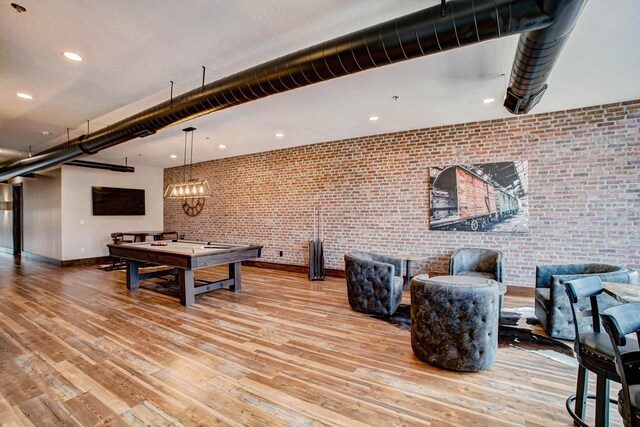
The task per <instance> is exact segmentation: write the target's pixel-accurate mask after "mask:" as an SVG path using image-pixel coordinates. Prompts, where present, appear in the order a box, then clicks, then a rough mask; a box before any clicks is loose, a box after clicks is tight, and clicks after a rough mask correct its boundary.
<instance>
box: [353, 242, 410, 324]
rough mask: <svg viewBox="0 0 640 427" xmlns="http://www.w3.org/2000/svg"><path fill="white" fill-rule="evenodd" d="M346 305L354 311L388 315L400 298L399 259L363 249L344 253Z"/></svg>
mask: <svg viewBox="0 0 640 427" xmlns="http://www.w3.org/2000/svg"><path fill="white" fill-rule="evenodd" d="M344 266H345V272H346V275H347V294H348V296H349V305H351V308H353V309H354V310H355V311H360V312H363V313H369V314H379V315H383V316H391V315H392V314H393V313H394V312H395V311H396V309H397V308H398V306H399V305H400V302H401V301H402V260H399V259H395V258H391V257H388V256H384V255H376V254H371V253H367V252H351V253H348V254H345V256H344Z"/></svg>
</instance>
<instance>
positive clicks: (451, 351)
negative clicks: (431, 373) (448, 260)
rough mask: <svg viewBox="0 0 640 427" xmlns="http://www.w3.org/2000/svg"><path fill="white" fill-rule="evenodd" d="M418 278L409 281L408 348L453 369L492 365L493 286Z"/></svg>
mask: <svg viewBox="0 0 640 427" xmlns="http://www.w3.org/2000/svg"><path fill="white" fill-rule="evenodd" d="M445 278H446V279H447V281H448V282H449V283H446V282H444V278H443V281H442V282H439V281H438V277H434V278H433V279H429V277H428V276H426V275H418V276H416V277H414V278H413V279H412V280H411V347H412V348H413V352H414V353H415V355H416V356H417V357H418V359H420V360H422V361H424V362H427V363H429V364H431V365H434V366H438V367H441V368H445V369H452V370H456V371H480V370H483V369H488V368H490V367H491V366H493V364H494V362H495V361H496V356H497V353H498V293H499V288H498V283H497V282H496V281H494V280H482V279H480V280H478V279H477V278H469V277H451V276H445Z"/></svg>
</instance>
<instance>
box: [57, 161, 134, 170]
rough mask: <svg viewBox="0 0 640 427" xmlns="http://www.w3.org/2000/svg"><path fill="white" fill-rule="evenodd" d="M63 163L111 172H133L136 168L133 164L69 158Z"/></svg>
mask: <svg viewBox="0 0 640 427" xmlns="http://www.w3.org/2000/svg"><path fill="white" fill-rule="evenodd" d="M65 164H67V165H70V166H80V167H83V168H91V169H104V170H108V171H112V172H135V171H136V169H135V168H134V167H133V166H126V165H114V164H111V163H98V162H90V161H87V160H71V161H70V162H67V163H65Z"/></svg>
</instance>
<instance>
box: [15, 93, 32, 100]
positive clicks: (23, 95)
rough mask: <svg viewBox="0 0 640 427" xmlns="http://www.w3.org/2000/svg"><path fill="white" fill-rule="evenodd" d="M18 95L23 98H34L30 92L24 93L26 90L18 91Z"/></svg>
mask: <svg viewBox="0 0 640 427" xmlns="http://www.w3.org/2000/svg"><path fill="white" fill-rule="evenodd" d="M16 95H18V98H22V99H33V96H31V95H29V94H28V93H24V92H18V93H16Z"/></svg>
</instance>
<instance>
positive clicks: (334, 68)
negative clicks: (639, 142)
mask: <svg viewBox="0 0 640 427" xmlns="http://www.w3.org/2000/svg"><path fill="white" fill-rule="evenodd" d="M584 1H586V0H556V1H547V0H452V1H449V2H447V3H446V4H445V5H444V10H443V9H442V7H443V6H442V5H440V4H438V5H436V6H433V7H430V8H427V9H423V10H421V11H418V12H414V13H411V14H409V15H405V16H403V17H400V18H397V19H394V20H391V21H387V22H384V23H382V24H378V25H374V26H372V27H369V28H366V29H363V30H360V31H356V32H353V33H351V34H347V35H345V36H342V37H338V38H335V39H333V40H329V41H326V42H323V43H320V44H317V45H315V46H312V47H309V48H306V49H303V50H300V51H298V52H294V53H291V54H289V55H286V56H283V57H280V58H278V59H274V60H272V61H269V62H266V63H264V64H261V65H257V66H255V67H252V68H249V69H247V70H245V71H241V72H239V73H237V74H233V75H231V76H228V77H225V78H223V79H220V80H218V81H215V82H213V83H209V84H207V85H204V86H203V87H198V88H196V89H193V90H191V91H189V92H186V93H183V94H182V95H179V96H178V97H176V98H174V99H172V100H168V101H166V102H163V103H161V104H158V105H156V106H154V107H151V108H149V109H147V110H144V111H142V112H141V113H138V114H136V115H133V116H130V117H128V118H126V119H124V120H121V121H119V122H117V123H114V124H112V125H110V126H107V127H105V128H103V129H100V130H98V131H96V132H92V133H91V134H88V135H82V136H81V137H79V138H76V139H74V140H71V141H70V142H68V143H65V144H61V145H59V146H57V147H53V148H52V149H49V150H46V151H43V152H41V153H38V154H36V155H33V156H32V157H31V158H29V159H17V160H15V159H14V160H10V161H8V162H5V163H4V164H2V165H1V167H0V181H2V180H5V179H9V178H12V177H14V176H17V175H20V174H24V173H27V172H33V171H36V170H40V169H44V168H47V167H51V166H55V165H57V164H61V163H65V162H68V161H70V160H73V159H77V158H80V157H83V156H86V155H87V154H93V153H97V152H98V151H100V150H102V149H105V148H108V147H112V146H114V145H117V144H120V143H123V142H126V141H129V140H131V139H134V138H136V137H144V136H146V135H149V134H152V133H155V132H157V131H159V130H161V129H164V128H166V127H168V126H172V125H175V124H178V123H181V122H184V121H186V120H190V119H193V118H196V117H199V116H202V115H205V114H208V113H211V112H214V111H218V110H222V109H225V108H229V107H232V106H234V105H238V104H242V103H245V102H250V101H253V100H256V99H260V98H265V97H267V96H269V95H274V94H277V93H281V92H286V91H288V90H292V89H296V88H299V87H303V86H308V85H311V84H314V83H318V82H322V81H325V80H331V79H334V78H337V77H341V76H345V75H348V74H354V73H357V72H360V71H364V70H369V69H372V68H376V67H381V66H384V65H388V64H394V63H398V62H401V61H405V60H408V59H413V58H418V57H421V56H426V55H430V54H433V53H437V52H442V51H445V50H449V49H455V48H458V47H461V46H467V45H471V44H474V43H479V42H482V41H486V40H491V39H496V38H499V37H504V36H508V35H512V34H519V33H523V32H525V31H535V32H536V34H537V36H535V37H534V38H533V39H534V40H541V41H542V43H545V41H546V40H547V38H549V37H551V38H553V37H555V34H556V33H562V34H565V32H564V31H554V30H553V29H552V27H553V26H554V25H562V28H569V29H570V28H571V27H572V26H573V22H571V23H566V22H565V21H564V19H565V16H568V15H569V14H567V13H565V14H563V15H562V16H561V17H557V16H554V15H552V13H554V12H556V11H560V12H562V11H566V10H568V8H569V6H567V5H574V6H573V8H574V9H576V10H578V11H579V10H580V7H581V5H582V4H583V3H584ZM560 5H562V7H561V6H560ZM575 17H577V13H576V15H575V16H574V19H575ZM536 30H538V31H536ZM545 31H552V35H551V36H549V37H547V36H545ZM566 34H568V33H566ZM527 40H529V39H527ZM521 42H522V39H521ZM536 46H538V45H536ZM558 52H559V49H555V48H552V52H551V55H549V56H553V57H554V59H553V60H555V56H557V53H558ZM538 53H539V55H538V57H540V58H543V57H545V56H546V54H544V52H542V53H540V52H538ZM525 55H526V53H525ZM518 61H519V60H518V57H517V58H516V62H518ZM541 62H542V61H541V60H540V61H536V62H535V64H533V65H538V64H539V63H541ZM525 63H526V61H525ZM551 64H553V62H551ZM518 67H519V68H520V66H519V65H518ZM514 68H515V64H514ZM538 68H540V67H537V66H532V67H528V68H527V69H526V72H525V76H523V77H526V78H527V79H528V81H525V80H523V79H522V78H514V77H513V75H517V76H521V73H512V88H510V90H512V91H513V93H514V94H515V96H517V97H520V98H522V99H523V100H525V99H526V97H527V96H528V93H529V92H530V91H531V90H530V89H529V86H530V85H532V84H533V86H535V87H537V84H538V80H537V77H536V78H534V79H533V80H531V76H532V75H533V74H535V73H538V72H539V71H538ZM540 69H541V70H542V71H541V73H542V74H543V75H544V78H545V79H546V74H547V73H548V71H549V69H550V67H549V68H544V69H542V68H540ZM533 86H532V87H533ZM507 97H508V96H507ZM516 103H517V104H523V103H525V104H527V105H528V104H531V103H530V102H527V101H519V102H516ZM534 104H535V103H534ZM520 110H522V109H521V108H520V109H514V112H521V111H520ZM527 111H528V110H527Z"/></svg>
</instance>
